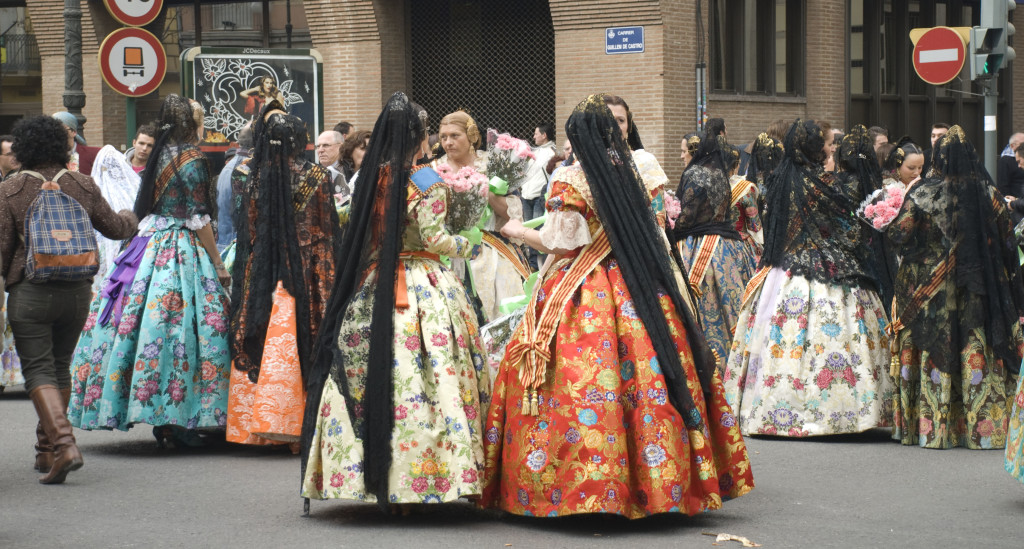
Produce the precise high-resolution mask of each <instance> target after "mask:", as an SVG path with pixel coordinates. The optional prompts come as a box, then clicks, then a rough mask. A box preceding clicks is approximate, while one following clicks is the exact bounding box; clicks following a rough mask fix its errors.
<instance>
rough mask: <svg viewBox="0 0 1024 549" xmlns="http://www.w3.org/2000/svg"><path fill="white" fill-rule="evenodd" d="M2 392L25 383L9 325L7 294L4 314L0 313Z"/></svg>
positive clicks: (0, 379) (0, 387)
mask: <svg viewBox="0 0 1024 549" xmlns="http://www.w3.org/2000/svg"><path fill="white" fill-rule="evenodd" d="M0 329H3V332H2V333H0V391H2V390H3V389H4V388H5V387H13V386H15V385H21V384H23V383H25V378H24V377H23V376H22V375H21V359H20V358H18V352H17V351H16V350H15V349H14V332H13V331H11V325H10V324H8V323H7V294H6V293H5V294H4V307H3V312H0Z"/></svg>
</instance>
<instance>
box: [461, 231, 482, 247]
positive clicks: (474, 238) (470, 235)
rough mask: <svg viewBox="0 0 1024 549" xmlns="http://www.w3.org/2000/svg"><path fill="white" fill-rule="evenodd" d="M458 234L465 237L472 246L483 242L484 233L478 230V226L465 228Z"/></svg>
mask: <svg viewBox="0 0 1024 549" xmlns="http://www.w3.org/2000/svg"><path fill="white" fill-rule="evenodd" d="M459 236H462V237H465V238H466V239H468V240H469V241H470V242H471V243H472V244H473V245H474V246H479V245H480V243H481V242H483V240H484V233H483V232H481V231H480V228H479V227H472V228H470V229H466V230H465V231H461V232H460V233H459Z"/></svg>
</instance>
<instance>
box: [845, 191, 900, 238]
mask: <svg viewBox="0 0 1024 549" xmlns="http://www.w3.org/2000/svg"><path fill="white" fill-rule="evenodd" d="M905 193H906V190H905V189H904V188H903V185H900V184H898V183H894V184H891V185H888V186H886V187H883V188H881V189H878V190H877V191H875V192H873V193H871V195H870V196H868V197H867V199H865V200H864V202H861V204H860V208H858V209H857V215H859V216H860V217H861V218H862V219H864V220H865V221H867V222H868V223H869V224H871V226H872V227H874V228H875V229H876V230H878V231H883V230H885V228H886V227H888V226H889V224H890V223H892V220H894V219H896V216H897V215H899V213H900V208H902V207H903V196H904V194H905Z"/></svg>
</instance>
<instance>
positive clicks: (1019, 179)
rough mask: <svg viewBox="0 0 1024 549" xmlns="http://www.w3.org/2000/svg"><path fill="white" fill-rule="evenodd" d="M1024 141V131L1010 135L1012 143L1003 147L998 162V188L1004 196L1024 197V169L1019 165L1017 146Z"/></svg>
mask: <svg viewBox="0 0 1024 549" xmlns="http://www.w3.org/2000/svg"><path fill="white" fill-rule="evenodd" d="M1021 143H1024V133H1015V134H1013V135H1011V136H1010V143H1009V144H1008V145H1007V146H1006V148H1005V149H1003V154H1002V156H1000V157H999V160H998V162H997V163H996V188H997V189H998V190H999V192H1001V193H1003V196H1012V197H1014V198H1024V170H1022V169H1021V168H1020V166H1018V165H1017V157H1016V152H1017V147H1019V146H1020V145H1021Z"/></svg>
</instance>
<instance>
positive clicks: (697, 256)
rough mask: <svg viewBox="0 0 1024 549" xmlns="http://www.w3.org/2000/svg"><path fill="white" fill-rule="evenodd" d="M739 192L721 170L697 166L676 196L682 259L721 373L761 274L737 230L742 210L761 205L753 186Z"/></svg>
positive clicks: (691, 168) (685, 178) (741, 188)
mask: <svg viewBox="0 0 1024 549" xmlns="http://www.w3.org/2000/svg"><path fill="white" fill-rule="evenodd" d="M739 191H740V192H738V193H733V189H732V186H731V185H730V183H729V179H728V178H727V177H726V175H725V173H724V172H722V171H721V170H719V169H716V168H713V167H708V166H692V167H690V168H689V169H687V170H686V172H684V173H683V180H682V182H681V183H680V185H679V190H678V191H677V192H676V196H677V197H678V199H679V203H680V205H681V212H680V214H679V218H678V219H676V226H675V235H676V238H677V239H678V240H679V244H678V246H679V253H680V256H681V257H682V259H683V263H684V264H685V265H686V267H687V272H688V276H689V280H690V287H691V288H692V290H693V293H694V294H695V295H696V296H697V307H698V309H699V310H700V318H701V322H702V323H703V326H704V335H705V337H706V338H707V342H708V345H709V346H710V347H711V350H712V351H713V352H714V353H715V355H716V358H717V361H716V362H717V365H718V369H719V373H721V372H722V371H723V368H724V367H725V358H726V356H728V354H729V347H730V345H731V343H732V336H733V331H734V330H735V327H736V320H737V316H738V315H739V308H740V304H741V300H742V297H743V289H744V288H745V287H746V284H747V282H748V281H749V280H750V279H751V278H752V277H753V276H754V271H755V270H756V268H757V259H756V258H755V256H754V253H753V250H752V248H750V247H749V246H747V244H746V243H745V242H744V241H743V239H742V238H741V236H740V233H739V232H738V231H737V230H736V227H737V225H739V224H740V223H741V217H740V216H739V210H738V206H740V205H742V206H743V209H744V212H745V211H746V208H747V207H748V206H749V204H751V203H753V204H756V196H757V195H756V192H757V191H756V189H755V188H754V186H753V185H748V186H743V187H740V189H739ZM734 194H738V196H734Z"/></svg>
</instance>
